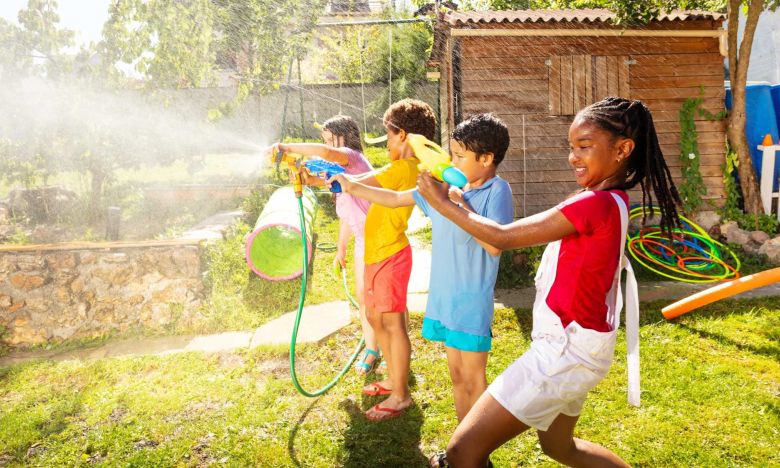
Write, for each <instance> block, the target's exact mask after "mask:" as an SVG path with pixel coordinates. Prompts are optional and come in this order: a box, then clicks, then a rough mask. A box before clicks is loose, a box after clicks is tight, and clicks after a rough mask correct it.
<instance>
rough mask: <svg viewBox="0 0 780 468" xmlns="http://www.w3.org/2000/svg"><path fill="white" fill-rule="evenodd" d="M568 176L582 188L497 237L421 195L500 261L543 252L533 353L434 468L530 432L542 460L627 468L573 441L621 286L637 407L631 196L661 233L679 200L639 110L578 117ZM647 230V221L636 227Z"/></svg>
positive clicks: (610, 339) (427, 185)
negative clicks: (507, 255) (540, 248)
mask: <svg viewBox="0 0 780 468" xmlns="http://www.w3.org/2000/svg"><path fill="white" fill-rule="evenodd" d="M569 145H570V152H569V164H571V166H572V168H573V169H574V177H575V178H576V180H577V183H578V184H579V185H580V186H581V187H582V188H583V189H582V190H581V191H580V192H578V193H577V194H575V195H573V196H571V197H570V198H568V199H567V200H565V201H563V202H561V203H560V204H558V205H557V206H555V207H554V208H551V209H549V210H547V211H545V212H542V213H539V214H536V215H533V216H529V217H527V218H523V219H519V220H517V221H515V222H513V223H511V224H506V225H500V224H498V223H495V222H493V221H491V220H489V219H487V218H484V217H481V216H479V215H476V214H474V213H470V212H468V211H466V210H464V209H462V208H460V207H459V206H458V205H456V204H455V203H453V202H451V201H450V199H449V198H448V192H447V187H446V186H444V185H442V184H440V183H438V182H437V181H436V180H435V179H433V178H432V177H431V176H430V174H422V175H421V176H420V179H419V181H418V187H419V193H420V194H421V195H423V196H424V197H425V198H426V199H427V200H428V202H429V203H430V205H431V206H432V207H434V208H435V209H437V210H438V211H439V212H441V214H442V215H444V216H446V217H447V218H449V219H450V220H452V221H453V222H454V223H455V224H457V225H458V226H460V227H461V228H463V229H464V230H465V231H466V232H468V233H469V234H471V235H473V236H474V237H476V238H478V239H480V240H482V241H483V242H487V243H489V244H491V245H494V246H496V247H498V248H500V249H504V250H507V249H515V248H519V247H529V246H533V245H539V244H549V245H548V246H547V249H546V250H545V252H544V255H543V256H542V261H541V265H540V266H539V270H538V271H537V274H536V291H537V294H536V300H535V303H534V308H533V331H532V333H531V340H532V341H531V346H530V349H529V350H528V351H526V352H525V353H524V354H523V355H522V356H520V358H518V359H517V360H516V361H515V362H514V363H512V364H511V365H510V366H509V367H508V368H507V369H506V370H505V371H504V372H503V373H502V374H501V375H500V376H498V378H496V380H495V381H494V382H493V383H492V384H491V385H490V386H489V388H488V390H487V391H486V392H485V393H483V394H482V396H481V397H480V398H479V399H478V400H477V402H476V403H475V404H474V406H473V407H472V408H471V410H470V411H469V413H468V414H467V415H466V417H465V418H464V419H463V421H462V422H461V423H460V424H459V425H458V427H457V429H456V430H455V434H454V435H453V437H452V439H451V440H450V442H449V445H448V446H447V451H446V453H445V452H442V453H439V454H436V455H434V456H432V457H431V458H430V460H429V462H430V465H431V466H454V467H484V466H486V465H487V466H489V464H490V462H489V459H488V457H489V455H490V453H491V452H493V451H494V450H495V449H497V448H498V447H500V446H501V445H503V444H504V443H505V442H507V441H509V440H510V439H512V438H514V437H515V436H517V435H518V434H520V433H522V432H524V431H526V430H528V429H530V428H534V429H536V430H537V432H538V436H539V442H540V445H541V447H542V450H543V451H544V453H545V454H547V455H548V456H550V457H552V458H553V459H555V460H557V461H558V462H560V463H562V464H565V465H571V466H575V465H576V466H599V467H602V466H627V465H626V463H625V462H624V461H623V460H622V459H621V458H620V457H618V456H617V455H616V454H614V453H613V452H611V451H610V450H608V449H607V448H605V447H603V446H601V445H598V444H595V443H593V442H588V441H585V440H581V439H577V438H574V426H575V424H576V423H577V419H578V418H579V415H580V412H581V410H582V406H583V403H584V402H585V397H586V396H587V394H588V392H589V391H590V390H591V389H592V388H593V387H595V386H596V384H598V383H599V382H600V381H601V380H602V379H603V378H604V377H605V376H606V374H607V371H608V370H609V367H610V365H611V363H612V356H613V354H614V348H615V336H616V333H617V328H618V326H619V324H620V310H621V309H622V306H623V298H622V293H621V291H620V273H621V270H622V269H624V268H625V269H626V270H628V274H627V281H626V283H627V290H628V291H627V301H626V302H627V304H626V344H627V346H628V374H629V383H628V392H629V403H631V404H633V405H635V406H638V405H639V354H638V349H639V343H638V328H639V316H638V299H637V296H636V281H635V280H634V278H633V272H632V271H631V268H630V265H629V264H628V261H627V259H625V256H624V255H623V249H624V246H625V239H626V231H627V226H628V208H627V206H628V195H627V194H626V190H629V189H631V188H633V187H635V186H637V185H639V186H640V187H641V190H642V202H643V203H644V204H647V205H649V204H652V203H653V198H654V197H655V200H656V201H657V204H658V206H659V207H660V210H661V226H662V228H663V229H664V230H665V231H666V232H667V233H668V232H669V231H670V230H671V229H672V228H673V227H674V226H677V225H679V220H678V216H677V211H676V205H678V204H679V203H680V199H679V195H678V193H677V189H676V188H675V186H674V183H673V182H672V178H671V174H670V173H669V169H668V167H667V166H666V162H665V161H664V157H663V154H662V153H661V149H660V146H659V144H658V137H657V135H656V131H655V127H654V125H653V118H652V116H651V114H650V111H649V110H648V109H647V107H645V105H644V104H643V103H642V102H640V101H629V100H626V99H622V98H615V97H610V98H606V99H604V100H602V101H600V102H597V103H594V104H592V105H590V106H588V107H586V108H584V109H582V110H581V111H580V112H579V113H578V114H577V115H576V116H575V118H574V121H573V123H572V124H571V127H570V128H569ZM643 222H644V219H643Z"/></svg>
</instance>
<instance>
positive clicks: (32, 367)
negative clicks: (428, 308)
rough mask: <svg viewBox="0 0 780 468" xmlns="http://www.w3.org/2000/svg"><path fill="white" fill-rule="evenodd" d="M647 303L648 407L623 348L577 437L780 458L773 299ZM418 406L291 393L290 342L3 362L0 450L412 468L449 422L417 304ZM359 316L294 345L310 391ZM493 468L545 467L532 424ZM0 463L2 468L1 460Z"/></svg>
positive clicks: (656, 454) (43, 458) (24, 454)
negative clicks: (380, 406)
mask: <svg viewBox="0 0 780 468" xmlns="http://www.w3.org/2000/svg"><path fill="white" fill-rule="evenodd" d="M662 305H663V304H662V303H645V304H643V307H642V310H643V312H644V315H643V319H642V326H641V340H642V389H643V395H642V407H641V408H639V409H636V408H633V407H630V406H628V405H627V403H626V392H625V386H626V381H625V346H624V340H623V334H622V331H621V333H620V336H619V343H618V347H617V354H616V358H615V363H614V365H613V367H612V369H611V371H610V373H609V375H608V376H607V378H606V379H605V380H604V382H602V383H601V384H600V385H599V386H598V387H596V389H595V390H594V391H593V392H592V394H591V395H590V397H589V399H588V401H587V402H586V404H585V408H584V410H583V413H582V416H581V418H580V423H579V424H578V427H577V435H578V436H580V437H583V438H586V439H589V440H593V441H596V442H599V443H601V444H604V445H606V446H607V447H609V448H611V449H612V450H614V451H615V452H617V453H618V454H619V455H621V456H622V457H624V458H625V459H626V460H627V461H628V462H629V463H630V464H632V465H637V466H734V465H742V466H770V465H777V464H780V452H778V450H777V447H778V446H780V429H778V428H779V427H780V405H779V404H778V401H780V398H779V397H780V332H778V330H780V298H764V299H760V300H759V299H752V300H736V301H722V302H719V303H716V304H713V305H711V306H709V307H707V308H704V309H701V310H699V311H697V312H693V313H691V314H688V315H685V316H683V317H682V318H680V319H678V320H677V321H675V322H667V321H665V320H664V319H663V318H662V317H661V315H660V312H659V309H660V307H661V306H662ZM411 318H412V321H411V322H412V333H411V336H412V346H413V353H414V355H413V359H412V374H413V376H412V378H411V383H412V397H413V399H414V402H415V403H414V405H413V406H412V407H411V409H410V410H408V411H407V413H406V414H405V415H404V416H403V417H402V418H399V419H397V420H393V421H387V422H383V423H379V424H375V423H370V422H367V421H366V420H365V419H364V418H363V416H362V415H361V412H362V411H363V410H365V409H367V408H368V407H369V406H370V405H372V404H374V403H375V402H377V401H379V399H378V398H376V397H373V398H372V397H363V396H360V395H359V388H360V385H362V384H363V383H364V380H363V379H361V378H358V377H357V376H355V375H353V374H351V373H350V374H349V375H348V377H346V378H345V379H344V380H343V381H342V382H341V383H339V384H338V385H337V386H336V387H335V388H334V389H333V390H331V391H330V392H329V393H328V394H326V395H325V396H324V397H321V398H318V399H308V398H305V397H302V396H300V395H298V394H297V393H296V392H295V390H294V389H293V387H292V384H291V382H290V378H289V371H288V367H287V366H288V364H287V354H286V350H285V349H284V347H281V348H258V349H256V350H252V351H242V352H238V353H235V354H227V353H223V354H212V355H205V354H199V353H187V354H178V355H172V356H164V357H128V358H114V359H100V360H91V361H70V362H58V363H56V362H32V363H28V364H23V365H17V366H14V367H10V368H4V369H0V460H2V461H3V462H5V463H8V464H9V465H10V466H21V465H27V466H57V465H76V464H91V463H93V462H101V463H102V464H103V465H104V466H128V465H129V466H148V465H154V466H170V465H177V466H179V465H181V466H199V465H205V464H212V463H214V464H220V465H229V466H251V465H254V466H366V465H372V466H422V465H423V463H424V457H425V456H426V455H428V454H430V453H432V452H434V451H436V450H438V449H441V448H443V447H444V446H445V445H446V443H447V441H448V438H449V436H450V435H451V434H452V432H453V430H454V428H455V425H456V418H455V412H454V408H453V403H452V396H451V385H450V383H449V377H448V372H447V365H446V359H445V356H444V352H443V349H442V348H441V347H440V346H438V345H434V344H431V343H429V342H426V341H424V340H422V339H421V338H420V337H419V328H420V323H421V315H420V314H419V313H413V314H412V317H411ZM530 327H531V321H530V312H529V311H528V310H516V311H515V310H511V309H504V310H499V311H498V312H497V314H496V321H495V324H494V335H495V340H494V349H493V351H492V353H491V357H490V360H489V363H488V377H489V380H492V379H493V378H495V376H496V375H497V374H498V373H500V372H501V370H502V369H504V368H505V367H506V366H507V365H508V364H509V363H510V362H511V361H512V360H513V359H515V358H516V357H517V356H518V355H519V354H520V353H521V352H523V351H524V350H525V349H527V347H528V344H529V342H528V335H529V332H530ZM357 334H358V326H357V324H353V325H352V326H351V327H348V328H347V329H345V330H342V331H341V332H340V333H339V334H338V335H336V336H334V337H333V338H331V339H329V340H327V341H326V342H325V343H323V344H321V345H318V346H304V347H300V348H299V355H298V357H297V363H298V374H299V378H300V380H301V382H302V384H303V385H304V386H305V387H306V388H307V389H313V388H315V387H318V386H320V385H322V384H324V383H325V382H326V381H327V380H328V379H329V378H330V377H331V376H332V375H333V374H334V372H336V370H337V367H338V366H340V365H341V363H342V362H343V361H344V360H345V359H346V357H347V355H348V353H349V351H350V350H351V348H352V347H353V346H354V344H355V342H356V339H357V338H356V337H357ZM493 461H494V462H495V463H496V465H497V466H517V465H538V466H554V463H553V462H552V461H551V460H550V459H548V458H547V457H546V456H544V454H543V453H542V452H541V450H540V448H539V446H538V442H537V439H536V437H535V435H534V434H531V433H529V434H524V435H521V436H520V437H518V438H516V439H514V440H513V441H511V442H510V443H508V444H507V445H505V446H504V447H502V448H501V449H500V450H498V451H497V452H496V453H495V454H494V455H493ZM0 463H1V462H0Z"/></svg>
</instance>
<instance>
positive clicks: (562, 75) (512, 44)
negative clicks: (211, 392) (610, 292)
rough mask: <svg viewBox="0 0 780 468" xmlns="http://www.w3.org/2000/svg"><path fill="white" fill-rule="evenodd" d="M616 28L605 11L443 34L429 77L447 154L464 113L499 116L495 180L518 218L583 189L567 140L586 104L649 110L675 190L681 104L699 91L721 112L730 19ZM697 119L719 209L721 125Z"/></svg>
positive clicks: (702, 17) (442, 28)
mask: <svg viewBox="0 0 780 468" xmlns="http://www.w3.org/2000/svg"><path fill="white" fill-rule="evenodd" d="M614 18H615V15H614V13H612V12H610V11H609V10H597V9H592V10H521V11H490V12H450V13H445V14H442V15H441V16H440V17H439V19H438V21H437V23H436V31H435V34H434V47H433V50H432V53H431V58H430V60H429V66H430V67H433V68H434V69H438V75H439V84H440V87H439V89H440V99H441V101H440V102H441V112H442V115H441V120H442V140H443V143H444V144H445V145H446V144H447V137H448V134H449V132H450V130H451V129H452V128H453V127H454V125H456V124H457V123H458V122H460V121H461V120H462V119H463V118H465V117H466V116H468V115H469V114H473V113H479V112H494V113H495V114H497V115H498V116H500V117H501V118H502V119H503V120H504V121H505V122H506V123H507V125H508V126H509V130H510V136H511V144H510V148H509V152H508V154H507V157H506V159H505V160H504V162H503V163H502V165H501V166H500V169H499V174H500V175H501V176H502V177H503V178H505V179H506V180H507V181H509V183H510V184H511V186H512V190H513V192H514V196H515V207H516V208H515V215H516V216H517V217H521V216H527V215H531V214H534V213H538V212H540V211H543V210H545V209H547V208H550V207H551V206H554V205H555V204H556V203H558V202H559V201H561V200H562V199H564V198H565V196H566V195H568V194H570V193H572V192H573V191H574V190H576V189H577V188H578V187H577V185H576V183H575V182H574V176H573V174H572V172H571V169H570V167H569V165H568V161H567V158H568V152H569V144H568V138H567V134H568V127H569V125H570V123H571V121H572V119H573V116H574V114H575V113H576V112H577V111H578V110H579V109H581V108H582V107H584V106H586V105H587V104H590V103H592V102H595V101H598V100H600V99H602V98H603V97H606V96H610V95H619V96H622V97H626V98H630V99H640V100H642V101H643V102H644V103H645V104H646V105H647V106H648V107H649V108H650V109H651V111H652V112H653V117H654V119H655V124H656V129H657V131H658V133H659V139H660V142H661V147H662V149H663V152H664V155H665V157H666V160H667V163H668V164H669V166H670V167H671V168H672V174H673V176H674V177H675V178H676V180H677V181H678V182H679V180H680V179H679V177H680V170H679V167H680V164H681V163H680V148H679V143H680V123H679V111H680V108H681V106H682V104H683V102H684V101H685V100H686V99H687V98H691V97H694V98H695V97H698V96H699V94H700V92H701V90H702V89H703V93H704V103H703V108H705V109H707V110H709V111H710V112H713V113H717V112H719V111H720V110H722V109H723V107H724V93H725V91H724V85H723V83H724V68H723V57H724V56H725V52H726V51H725V46H726V41H725V39H726V38H725V30H723V29H722V28H721V24H722V22H723V20H724V19H725V15H722V14H719V13H710V12H701V11H695V12H694V11H685V12H683V11H680V12H672V13H668V14H666V15H664V16H662V17H661V18H659V20H657V21H653V22H650V23H649V24H647V25H644V26H642V27H628V28H625V27H623V26H618V25H615V24H614V23H613V20H614ZM697 119H698V120H697V122H696V127H697V131H698V134H699V139H698V143H699V150H700V152H701V159H700V164H701V174H702V176H703V179H704V181H705V185H706V187H707V195H706V198H708V199H711V200H714V201H715V202H716V204H719V203H721V202H722V199H723V198H724V191H723V181H722V169H721V165H722V164H723V161H724V143H725V138H726V131H725V123H724V122H722V121H721V122H711V121H707V120H705V119H703V118H700V117H697ZM637 195H638V194H637V193H632V194H631V199H632V201H637V200H638V201H641V196H639V197H637ZM706 209H707V208H705V210H706Z"/></svg>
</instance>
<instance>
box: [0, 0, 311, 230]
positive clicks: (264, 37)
mask: <svg viewBox="0 0 780 468" xmlns="http://www.w3.org/2000/svg"><path fill="white" fill-rule="evenodd" d="M322 5H323V2H322V1H321V0H316V1H314V2H306V1H302V0H279V1H276V0H247V1H241V2H236V1H231V0H117V1H115V2H112V4H111V6H110V10H109V19H108V21H107V22H106V24H105V25H104V28H103V40H101V41H100V42H99V43H98V44H94V45H90V46H88V47H85V48H82V49H81V50H80V51H79V52H78V53H76V54H74V53H73V52H72V49H71V47H72V46H73V33H72V32H71V31H68V30H66V29H63V28H61V27H59V24H58V22H59V17H58V15H57V2H56V1H55V0H28V5H27V8H25V9H23V10H22V11H20V13H19V21H20V25H19V26H16V25H13V24H11V23H8V22H6V21H4V20H2V19H0V45H2V47H0V102H3V105H4V108H5V109H6V111H5V112H4V113H3V114H2V115H0V177H2V178H5V179H8V180H13V181H17V182H22V183H24V184H25V185H31V184H34V183H37V182H39V181H44V182H45V180H46V179H47V178H48V177H49V176H50V175H52V174H54V173H56V172H60V171H64V170H75V171H78V172H81V173H88V174H89V175H90V186H91V197H90V203H89V204H90V208H91V209H90V213H91V214H92V215H93V216H99V213H100V210H99V206H100V202H101V197H102V194H103V192H104V190H105V188H106V185H107V184H108V183H110V181H111V180H112V178H113V175H114V173H115V172H116V171H117V170H119V169H123V168H135V167H139V166H141V165H143V164H147V163H158V164H159V163H162V164H165V163H167V162H172V161H174V160H176V159H177V158H181V157H183V156H185V155H190V154H195V153H196V152H202V151H207V150H208V149H209V148H208V147H205V146H204V142H205V143H210V141H209V137H208V135H210V134H211V131H213V129H211V128H210V126H209V125H208V123H207V122H206V114H205V112H204V115H203V116H202V117H201V118H198V117H197V116H196V117H195V118H188V119H182V118H181V116H175V115H171V112H167V111H166V110H165V109H164V102H163V103H161V102H160V99H159V97H155V92H157V91H163V90H168V89H180V88H198V87H204V86H208V85H209V84H211V83H213V81H214V78H215V72H216V71H217V70H218V69H220V68H222V67H224V66H225V65H233V66H234V69H235V70H236V75H237V77H238V78H239V81H240V86H239V92H238V96H237V99H236V102H240V101H241V100H242V99H243V97H245V96H247V95H248V94H249V93H251V92H257V93H265V92H267V91H268V90H271V89H273V88H274V87H275V86H278V82H279V78H280V77H281V76H282V75H283V73H284V70H283V66H282V64H283V63H284V62H285V60H284V57H285V56H289V54H290V53H291V51H292V50H294V47H295V46H296V44H298V43H299V42H300V41H302V40H303V36H305V34H304V33H305V31H306V30H308V29H311V25H312V24H313V22H314V21H316V18H317V16H318V10H317V8H321V6H322ZM117 64H124V65H125V66H126V67H132V69H133V73H132V74H131V75H130V76H128V75H126V74H125V73H123V72H122V71H121V70H120V69H119V68H118V67H117ZM142 90H145V91H152V92H148V93H141V91H142ZM31 101H32V102H31ZM196 127H197V128H196ZM213 140H216V138H214V137H212V141H213Z"/></svg>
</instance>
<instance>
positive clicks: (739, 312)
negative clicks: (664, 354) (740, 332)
mask: <svg viewBox="0 0 780 468" xmlns="http://www.w3.org/2000/svg"><path fill="white" fill-rule="evenodd" d="M669 303H670V302H669V301H653V302H648V303H643V304H641V308H642V312H644V313H643V314H642V315H641V320H640V323H641V325H648V324H654V323H660V322H666V321H667V320H666V319H664V317H663V315H662V314H661V309H662V308H663V307H665V306H666V305H668V304H669ZM777 309H780V297H776V296H767V297H760V298H752V299H749V300H745V299H741V300H723V301H718V302H714V303H712V304H709V305H707V306H705V307H702V308H700V309H696V310H693V311H691V312H689V313H687V314H685V315H682V316H680V317H678V318H676V319H673V320H670V321H668V322H669V323H671V324H674V325H676V326H678V327H680V328H682V329H684V330H686V331H688V332H690V333H692V334H695V335H698V336H699V337H701V338H706V339H708V340H712V341H714V342H716V343H718V344H721V345H724V346H731V347H734V348H736V349H738V350H740V351H746V352H750V353H753V354H758V355H762V356H767V357H770V358H774V359H776V360H780V339H778V337H780V334H777V333H776V332H775V330H776V329H777V323H780V320H779V319H778V318H777V317H778V314H777V312H776V310H777ZM740 316H746V317H751V316H752V317H754V318H751V319H750V320H751V321H755V323H756V325H759V324H761V323H762V322H765V323H763V325H760V326H757V327H756V329H755V330H752V333H757V334H760V335H762V336H764V337H765V338H766V339H767V340H768V341H770V342H772V344H769V345H754V344H750V343H745V342H740V341H736V340H734V339H733V338H731V337H729V336H727V335H725V334H723V333H718V332H715V331H710V330H705V329H704V327H702V326H699V325H700V324H707V323H709V322H711V321H712V320H720V319H728V318H730V317H740Z"/></svg>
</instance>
